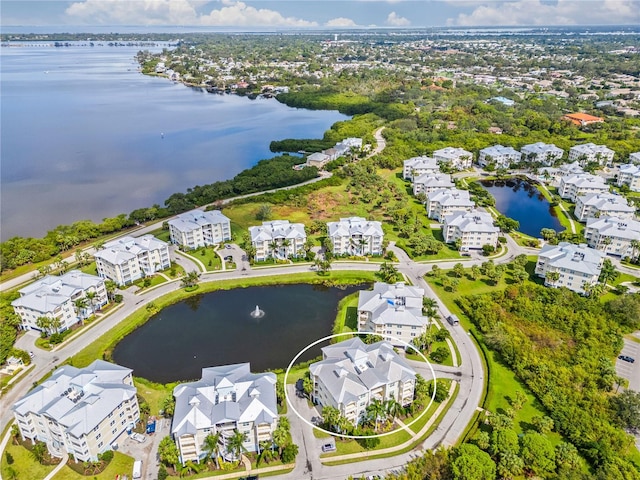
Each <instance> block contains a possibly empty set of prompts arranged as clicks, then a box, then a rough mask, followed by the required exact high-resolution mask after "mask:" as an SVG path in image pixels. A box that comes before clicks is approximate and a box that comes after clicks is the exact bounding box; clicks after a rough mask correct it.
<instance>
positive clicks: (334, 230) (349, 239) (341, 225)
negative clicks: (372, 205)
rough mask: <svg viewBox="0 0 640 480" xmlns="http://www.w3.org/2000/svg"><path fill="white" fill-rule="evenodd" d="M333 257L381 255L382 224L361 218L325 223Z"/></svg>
mask: <svg viewBox="0 0 640 480" xmlns="http://www.w3.org/2000/svg"><path fill="white" fill-rule="evenodd" d="M327 231H328V233H329V238H330V239H331V243H332V245H333V254H334V255H349V256H364V255H382V253H383V248H382V242H383V240H384V232H383V231H382V223H380V222H377V221H374V220H366V219H365V218H362V217H349V218H341V219H340V221H339V222H327Z"/></svg>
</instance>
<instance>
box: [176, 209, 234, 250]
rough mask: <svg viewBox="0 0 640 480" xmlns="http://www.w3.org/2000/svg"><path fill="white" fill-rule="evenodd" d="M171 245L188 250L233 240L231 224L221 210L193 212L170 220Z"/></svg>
mask: <svg viewBox="0 0 640 480" xmlns="http://www.w3.org/2000/svg"><path fill="white" fill-rule="evenodd" d="M167 223H168V224H169V232H170V234H171V243H173V244H174V245H181V246H182V247H184V248H185V249H187V250H193V249H194V248H200V247H206V246H209V245H216V244H218V243H222V242H228V241H229V240H231V222H230V220H229V219H228V218H227V217H226V216H224V215H223V214H222V212H220V211H219V210H211V211H209V212H203V211H200V210H191V211H190V212H185V213H181V214H180V215H178V216H177V217H176V218H174V219H172V220H169V221H168V222H167Z"/></svg>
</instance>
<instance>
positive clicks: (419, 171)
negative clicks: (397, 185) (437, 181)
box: [402, 157, 440, 182]
mask: <svg viewBox="0 0 640 480" xmlns="http://www.w3.org/2000/svg"><path fill="white" fill-rule="evenodd" d="M427 173H428V174H430V175H435V174H436V173H440V167H439V166H438V162H436V159H435V158H432V157H413V158H410V159H408V160H405V161H404V162H403V168H402V178H404V179H405V180H411V181H412V182H413V181H414V180H415V179H416V178H418V177H420V176H422V175H425V174H427Z"/></svg>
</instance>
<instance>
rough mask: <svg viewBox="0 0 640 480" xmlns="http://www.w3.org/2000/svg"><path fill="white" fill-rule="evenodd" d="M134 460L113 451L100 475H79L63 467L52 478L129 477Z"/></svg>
mask: <svg viewBox="0 0 640 480" xmlns="http://www.w3.org/2000/svg"><path fill="white" fill-rule="evenodd" d="M134 461H135V460H134V459H133V458H132V457H129V456H128V455H125V454H123V453H120V452H114V456H113V460H111V462H110V463H109V465H108V466H107V468H106V469H105V470H104V472H102V473H101V474H100V475H89V476H85V475H80V474H79V473H76V472H74V471H73V470H72V469H71V468H69V467H64V468H63V469H62V470H60V471H59V472H58V473H57V474H56V475H55V477H53V478H54V480H88V479H92V480H113V479H114V478H116V475H120V478H122V475H129V478H131V472H133V462H134ZM34 480H35V478H34Z"/></svg>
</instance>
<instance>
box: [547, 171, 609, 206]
mask: <svg viewBox="0 0 640 480" xmlns="http://www.w3.org/2000/svg"><path fill="white" fill-rule="evenodd" d="M608 191H609V185H607V183H606V182H605V180H604V178H602V177H599V176H598V175H591V174H590V173H579V174H577V175H569V176H566V177H562V178H561V179H560V186H559V188H558V193H559V194H560V197H562V198H567V199H569V200H571V201H572V202H575V201H576V200H577V198H578V197H584V196H585V195H589V194H591V193H607V192H608Z"/></svg>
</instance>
